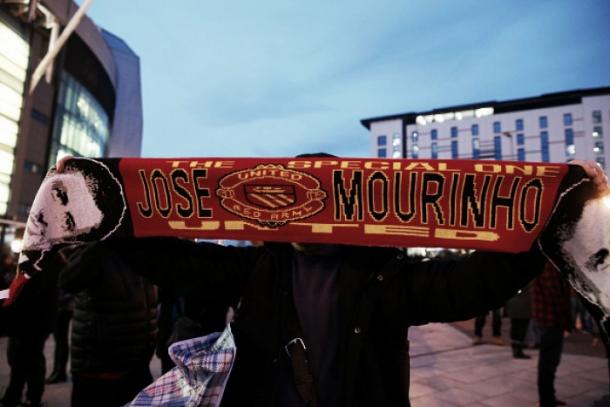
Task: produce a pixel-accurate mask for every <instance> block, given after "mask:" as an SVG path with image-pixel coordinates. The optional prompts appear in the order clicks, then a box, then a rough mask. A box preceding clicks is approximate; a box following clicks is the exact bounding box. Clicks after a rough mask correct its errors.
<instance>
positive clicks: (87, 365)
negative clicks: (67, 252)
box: [59, 246, 157, 374]
mask: <svg viewBox="0 0 610 407" xmlns="http://www.w3.org/2000/svg"><path fill="white" fill-rule="evenodd" d="M100 249H103V250H100V251H99V252H98V255H97V259H96V261H94V262H90V263H87V264H85V263H82V264H78V263H71V264H69V265H68V266H67V267H65V268H64V270H63V271H62V272H61V273H60V275H59V284H60V287H61V288H62V289H64V290H66V291H69V292H72V293H74V294H75V298H74V315H73V318H72V334H71V348H70V349H71V355H70V357H71V362H70V364H71V369H72V372H75V373H77V372H78V373H80V372H86V373H89V374H96V373H101V372H115V373H120V372H123V373H124V372H128V371H131V370H135V369H141V368H143V367H145V368H146V367H148V365H149V363H150V360H151V358H152V355H153V352H154V349H155V343H156V336H157V308H156V307H157V294H156V288H155V287H154V285H153V284H152V283H150V282H149V281H147V280H146V279H145V278H143V277H142V276H140V275H138V274H136V273H134V272H133V270H132V269H131V267H130V266H129V265H128V264H127V263H126V262H125V261H123V259H122V258H121V256H120V255H119V254H118V253H117V252H116V251H114V250H110V249H108V248H107V247H106V246H100Z"/></svg>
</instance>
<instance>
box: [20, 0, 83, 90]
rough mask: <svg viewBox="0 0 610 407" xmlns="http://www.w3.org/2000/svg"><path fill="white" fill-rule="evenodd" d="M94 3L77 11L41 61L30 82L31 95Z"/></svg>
mask: <svg viewBox="0 0 610 407" xmlns="http://www.w3.org/2000/svg"><path fill="white" fill-rule="evenodd" d="M92 3H93V0H85V2H84V3H83V5H82V6H81V7H80V8H79V9H78V10H76V13H74V15H73V16H72V18H71V19H70V21H68V24H67V25H66V28H64V30H63V31H62V32H61V34H60V35H59V38H57V42H56V43H55V46H54V47H53V48H51V49H49V52H47V54H46V55H45V56H44V58H42V61H40V63H39V64H38V66H37V67H36V69H35V70H34V73H33V74H32V79H31V81H30V94H32V93H33V92H34V89H35V88H36V85H38V82H39V81H40V78H42V75H43V74H44V72H45V71H46V70H47V67H48V66H49V65H50V64H52V63H53V61H54V60H55V57H56V56H57V54H59V51H61V48H62V47H63V46H64V44H65V43H66V41H67V40H68V37H70V34H72V32H74V30H76V27H78V24H79V23H80V20H81V19H82V18H83V16H84V15H85V13H86V12H87V10H88V9H89V7H91V4H92Z"/></svg>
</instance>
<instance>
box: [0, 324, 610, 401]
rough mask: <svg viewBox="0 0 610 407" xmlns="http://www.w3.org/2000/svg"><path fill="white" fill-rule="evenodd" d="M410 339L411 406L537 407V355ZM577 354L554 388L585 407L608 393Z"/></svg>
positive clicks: (449, 335) (1, 348) (427, 333)
mask: <svg viewBox="0 0 610 407" xmlns="http://www.w3.org/2000/svg"><path fill="white" fill-rule="evenodd" d="M464 326H467V325H464ZM468 326H470V325H468ZM459 327H460V328H461V326H459ZM409 336H410V340H411V352H410V353H411V401H412V404H413V406H414V407H428V406H431V407H434V406H475V407H481V406H488V407H492V406H499V407H511V406H516V407H525V406H536V405H537V393H536V361H537V352H536V351H533V350H529V351H527V352H528V353H530V354H531V355H532V356H533V357H532V359H530V360H515V359H512V357H511V354H510V348H509V347H507V346H495V345H480V346H472V345H471V338H470V337H469V336H468V335H467V334H465V333H464V332H462V331H461V330H460V329H457V328H456V327H453V326H451V325H446V324H430V325H427V326H425V327H419V328H413V329H411V332H410V335H409ZM52 349H53V341H52V340H49V341H48V342H47V346H46V352H47V356H48V358H47V359H48V360H50V357H49V356H50V355H51V354H52ZM579 353H580V354H570V353H564V355H563V357H562V362H561V365H560V367H559V371H558V377H557V380H556V388H557V391H558V397H559V398H561V399H563V400H566V401H568V405H569V406H573V407H589V406H592V405H593V401H594V400H597V399H599V398H601V397H602V396H603V395H605V394H608V388H609V385H608V370H607V365H606V359H605V358H604V357H600V356H588V355H584V354H583V352H579ZM594 353H595V352H594ZM597 353H599V352H597ZM159 370H160V369H159V363H158V361H157V360H155V361H154V362H153V371H154V372H155V373H156V374H158V372H159ZM7 381H8V366H7V363H6V338H1V339H0V392H2V393H3V392H4V388H5V387H6V384H7ZM69 393H70V384H69V383H65V384H57V385H51V386H47V389H46V392H45V400H47V407H61V406H68V405H69Z"/></svg>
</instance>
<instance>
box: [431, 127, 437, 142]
mask: <svg viewBox="0 0 610 407" xmlns="http://www.w3.org/2000/svg"><path fill="white" fill-rule="evenodd" d="M430 139H432V140H436V139H438V130H436V129H432V130H430Z"/></svg>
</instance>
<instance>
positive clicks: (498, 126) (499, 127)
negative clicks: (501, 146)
mask: <svg viewBox="0 0 610 407" xmlns="http://www.w3.org/2000/svg"><path fill="white" fill-rule="evenodd" d="M493 126H494V127H493V128H494V133H501V132H502V125H501V124H500V122H494V125H493Z"/></svg>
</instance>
